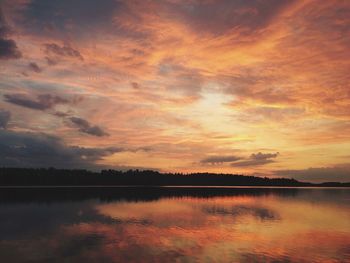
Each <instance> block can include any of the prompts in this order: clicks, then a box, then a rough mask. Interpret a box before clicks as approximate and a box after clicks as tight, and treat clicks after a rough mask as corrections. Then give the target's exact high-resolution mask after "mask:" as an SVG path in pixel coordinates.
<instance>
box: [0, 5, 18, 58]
mask: <svg viewBox="0 0 350 263" xmlns="http://www.w3.org/2000/svg"><path fill="white" fill-rule="evenodd" d="M10 33H11V30H10V28H9V27H8V25H7V23H6V21H5V18H4V15H3V13H2V9H1V7H0V59H18V58H20V57H21V56H22V54H21V52H20V51H19V50H18V47H17V44H16V42H15V41H14V40H12V39H8V36H9V34H10Z"/></svg>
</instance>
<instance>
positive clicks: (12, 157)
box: [0, 130, 124, 169]
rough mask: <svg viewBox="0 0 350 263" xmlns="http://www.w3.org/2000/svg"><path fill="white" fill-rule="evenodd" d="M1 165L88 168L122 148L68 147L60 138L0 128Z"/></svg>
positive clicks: (95, 166) (93, 166)
mask: <svg viewBox="0 0 350 263" xmlns="http://www.w3.org/2000/svg"><path fill="white" fill-rule="evenodd" d="M0 142H1V143H0V166H4V167H43V166H44V167H57V168H89V169H95V168H97V167H98V166H97V165H96V164H95V162H96V161H98V160H101V159H102V158H103V157H105V156H109V155H112V154H114V153H117V152H121V151H124V150H123V149H122V148H117V147H108V148H84V147H78V146H68V145H66V144H65V143H64V142H63V141H62V140H61V139H60V138H58V137H55V136H50V135H47V134H41V133H22V132H13V131H6V130H0Z"/></svg>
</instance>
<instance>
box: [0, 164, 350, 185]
mask: <svg viewBox="0 0 350 263" xmlns="http://www.w3.org/2000/svg"><path fill="white" fill-rule="evenodd" d="M122 185H124V186H125V185H129V186H136V185H139V186H186V185H187V186H350V183H337V182H328V183H322V184H312V183H307V182H299V181H297V180H295V179H288V178H267V177H255V176H244V175H237V174H214V173H192V174H181V173H160V172H158V171H152V170H142V171H141V170H128V171H116V170H102V171H101V172H92V171H88V170H68V169H55V168H40V169H35V168H0V186H122Z"/></svg>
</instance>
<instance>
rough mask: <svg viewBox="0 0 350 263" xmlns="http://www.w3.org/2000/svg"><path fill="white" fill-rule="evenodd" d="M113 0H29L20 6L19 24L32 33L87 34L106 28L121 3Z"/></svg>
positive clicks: (109, 25) (110, 23) (110, 24)
mask: <svg viewBox="0 0 350 263" xmlns="http://www.w3.org/2000/svg"><path fill="white" fill-rule="evenodd" d="M121 4H122V3H121V1H115V0H100V1H98V3H97V2H96V0H74V1H70V0H50V1H47V0H31V1H28V3H26V5H25V6H24V8H22V10H21V12H22V20H21V23H22V26H23V27H24V28H25V29H26V30H28V31H30V32H31V33H36V34H40V35H43V34H56V33H60V34H64V35H66V34H69V33H75V35H76V36H78V35H82V34H88V35H89V36H91V30H93V29H94V28H101V30H102V29H103V28H109V27H112V25H113V23H112V22H113V21H112V20H113V16H114V14H115V13H116V11H117V10H118V8H119V6H120V5H121Z"/></svg>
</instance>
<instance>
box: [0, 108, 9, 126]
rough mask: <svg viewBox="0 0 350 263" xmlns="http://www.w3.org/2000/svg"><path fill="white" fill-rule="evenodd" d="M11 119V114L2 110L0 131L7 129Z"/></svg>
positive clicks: (0, 111) (0, 113)
mask: <svg viewBox="0 0 350 263" xmlns="http://www.w3.org/2000/svg"><path fill="white" fill-rule="evenodd" d="M10 119H11V112H9V111H7V110H2V109H0V129H6V128H7V124H8V122H9V121H10Z"/></svg>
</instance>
